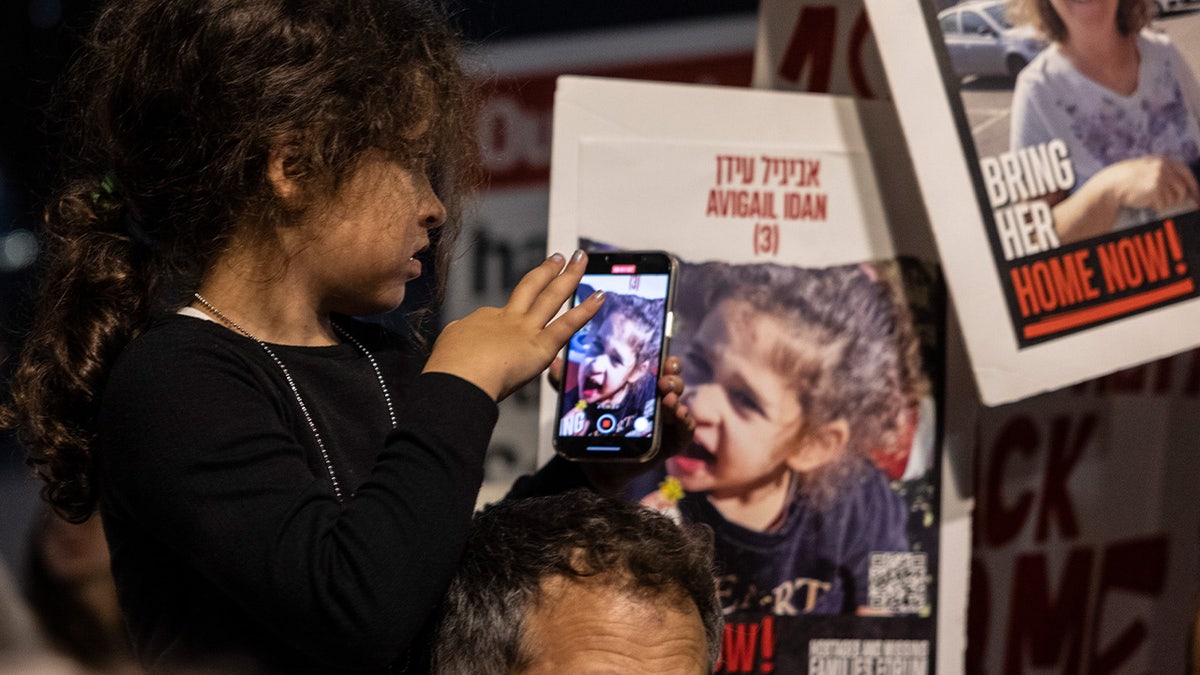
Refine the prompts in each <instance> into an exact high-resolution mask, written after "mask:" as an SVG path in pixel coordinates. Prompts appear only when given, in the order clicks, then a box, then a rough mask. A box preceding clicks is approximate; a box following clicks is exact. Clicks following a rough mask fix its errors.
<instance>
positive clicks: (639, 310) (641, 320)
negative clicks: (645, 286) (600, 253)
mask: <svg viewBox="0 0 1200 675" xmlns="http://www.w3.org/2000/svg"><path fill="white" fill-rule="evenodd" d="M663 309H664V301H663V300H662V299H654V298H644V297H642V296H639V295H633V294H631V293H608V294H607V295H605V298H604V304H603V305H602V306H601V308H600V312H599V313H597V314H596V316H594V317H592V321H591V324H592V326H594V329H598V328H599V327H600V326H602V325H604V323H605V322H607V321H608V320H609V319H611V318H612V317H614V316H619V317H622V318H624V319H626V320H628V321H631V322H633V323H636V324H637V325H639V326H641V327H642V337H643V338H644V339H642V340H639V341H638V343H637V345H636V347H637V350H636V351H637V360H638V363H645V362H652V363H653V365H654V366H657V365H658V363H657V361H654V356H655V355H656V354H657V353H658V350H659V348H660V347H661V346H662V325H663V320H664V319H663Z"/></svg>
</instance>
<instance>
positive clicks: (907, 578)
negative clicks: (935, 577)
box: [867, 553, 929, 614]
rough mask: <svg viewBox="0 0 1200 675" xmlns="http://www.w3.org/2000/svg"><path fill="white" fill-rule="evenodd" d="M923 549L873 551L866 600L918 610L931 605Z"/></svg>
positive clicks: (892, 607) (903, 610) (882, 606)
mask: <svg viewBox="0 0 1200 675" xmlns="http://www.w3.org/2000/svg"><path fill="white" fill-rule="evenodd" d="M928 583H929V575H928V574H927V572H926V569H925V554H924V553H872V554H871V569H870V571H869V573H868V586H867V602H868V604H869V605H870V607H871V609H881V610H887V611H889V612H895V613H898V614H910V613H912V614H915V613H918V612H921V611H922V610H925V609H927V608H928V606H929V595H928V590H927V586H928Z"/></svg>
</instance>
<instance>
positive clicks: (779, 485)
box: [642, 263, 931, 616]
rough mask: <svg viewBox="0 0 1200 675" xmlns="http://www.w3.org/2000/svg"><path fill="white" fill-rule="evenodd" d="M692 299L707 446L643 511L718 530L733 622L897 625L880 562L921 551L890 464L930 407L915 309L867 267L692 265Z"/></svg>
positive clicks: (695, 389)
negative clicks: (881, 590)
mask: <svg viewBox="0 0 1200 675" xmlns="http://www.w3.org/2000/svg"><path fill="white" fill-rule="evenodd" d="M893 276H895V275H893ZM679 288H680V291H679V293H680V301H679V304H678V305H677V307H676V311H677V314H679V316H680V321H681V324H680V325H681V328H680V329H679V331H678V337H677V342H676V344H675V345H674V348H673V350H672V351H673V352H674V353H676V354H679V355H680V356H681V357H682V358H683V360H684V364H685V365H684V371H683V372H684V378H685V381H686V385H687V388H686V393H685V397H686V404H687V406H688V407H689V409H690V410H691V412H692V415H693V417H694V418H695V420H696V432H695V440H694V443H693V445H692V446H691V447H690V448H689V449H687V450H686V451H684V452H683V453H682V454H680V455H677V456H675V457H672V458H670V459H669V460H668V461H667V471H668V473H669V475H670V476H671V477H673V480H671V479H668V480H667V481H665V482H664V484H663V487H662V489H660V490H659V491H657V492H652V493H650V494H649V495H647V496H646V497H645V498H644V499H643V500H642V502H643V503H644V504H646V505H649V506H652V507H655V508H659V509H660V510H672V511H674V510H676V509H677V513H678V514H679V515H680V516H682V518H684V519H686V520H690V521H695V522H703V523H706V524H708V525H709V526H711V527H712V528H713V531H714V533H715V535H716V536H715V539H716V552H717V561H718V572H717V574H718V577H717V585H718V592H719V595H720V596H721V601H722V603H723V606H724V611H725V613H726V614H727V615H732V614H735V613H739V614H740V615H741V616H746V615H747V614H743V613H748V614H749V615H750V616H753V615H759V616H792V615H806V614H810V615H818V614H860V615H866V614H885V613H888V612H887V611H886V610H881V609H880V608H879V607H878V606H876V607H874V608H872V603H871V602H870V601H869V598H868V590H869V581H868V578H869V574H870V571H871V570H870V566H871V557H872V554H878V553H887V552H893V553H897V552H899V553H907V552H909V551H910V541H909V538H908V535H907V532H906V527H907V524H908V522H909V513H910V505H909V504H907V503H906V501H905V499H904V497H903V496H902V495H901V494H899V493H898V492H897V491H896V490H895V489H894V488H893V487H892V485H891V483H890V481H891V480H892V479H898V478H899V476H898V475H896V476H889V475H887V474H886V473H885V471H884V470H883V469H881V468H880V463H879V461H877V458H879V459H884V458H888V457H889V456H891V459H892V460H894V459H895V457H894V453H893V452H892V449H894V448H897V447H900V446H903V451H902V454H903V458H904V459H907V458H908V456H909V451H910V447H911V442H912V436H913V430H914V427H915V424H916V421H915V411H916V410H917V409H918V406H919V402H920V400H921V398H922V396H925V395H927V389H923V384H925V385H927V381H926V380H923V376H922V371H921V365H920V356H919V352H918V345H917V340H916V337H915V334H914V331H913V326H912V321H911V316H910V313H909V310H908V308H907V307H906V306H905V305H904V304H903V303H902V302H898V301H897V294H896V293H895V289H894V287H893V285H892V284H891V283H889V282H888V281H886V280H884V279H883V278H882V277H881V275H880V274H879V271H878V270H877V269H876V268H873V267H872V266H869V265H865V264H864V265H843V266H837V267H830V268H824V269H812V268H800V267H789V266H783V265H777V264H749V265H731V264H725V263H707V264H703V265H688V266H685V267H684V270H683V273H682V276H681V277H680V285H679ZM916 454H921V453H919V452H918V453H916ZM918 461H921V462H929V461H931V460H930V459H929V457H928V455H924V457H923V459H919V460H918ZM893 463H895V462H893ZM904 464H905V462H904V461H900V462H899V463H898V466H899V467H900V469H899V470H898V471H897V473H899V472H900V471H902V470H903V468H904V466H903V465H904ZM923 468H925V469H927V468H928V464H926V466H925V467H923ZM680 487H681V488H682V491H683V493H682V495H680V494H678V491H679V488H680ZM672 490H674V491H675V492H676V493H677V494H671V492H672Z"/></svg>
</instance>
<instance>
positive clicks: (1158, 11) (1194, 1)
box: [1149, 0, 1200, 18]
mask: <svg viewBox="0 0 1200 675" xmlns="http://www.w3.org/2000/svg"><path fill="white" fill-rule="evenodd" d="M1149 2H1150V16H1152V17H1154V18H1158V17H1161V16H1164V15H1166V14H1169V13H1171V12H1177V11H1180V10H1184V9H1197V8H1200V0H1149Z"/></svg>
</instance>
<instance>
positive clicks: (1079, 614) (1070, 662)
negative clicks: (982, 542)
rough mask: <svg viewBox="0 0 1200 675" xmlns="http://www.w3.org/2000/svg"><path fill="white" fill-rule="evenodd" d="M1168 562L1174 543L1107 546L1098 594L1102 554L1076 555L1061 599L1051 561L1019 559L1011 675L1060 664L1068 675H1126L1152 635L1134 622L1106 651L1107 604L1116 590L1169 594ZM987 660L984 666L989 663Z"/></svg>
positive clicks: (1007, 662)
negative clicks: (1053, 587) (1096, 563)
mask: <svg viewBox="0 0 1200 675" xmlns="http://www.w3.org/2000/svg"><path fill="white" fill-rule="evenodd" d="M1167 555H1168V542H1167V539H1166V537H1164V536H1153V537H1147V538H1145V539H1137V540H1132V541H1124V542H1118V543H1115V544H1111V545H1109V546H1107V547H1106V548H1104V553H1103V555H1102V556H1101V558H1100V571H1099V577H1098V579H1097V584H1096V589H1095V592H1094V593H1092V592H1091V587H1092V580H1093V576H1094V572H1093V560H1094V559H1095V558H1096V551H1095V550H1094V549H1091V548H1087V547H1079V548H1074V549H1072V550H1071V551H1070V553H1069V554H1068V557H1067V562H1066V566H1065V568H1064V569H1063V572H1062V574H1061V575H1060V577H1061V581H1060V583H1059V590H1058V593H1057V594H1052V593H1051V591H1050V583H1049V579H1048V576H1049V572H1048V569H1047V568H1048V561H1047V557H1046V555H1045V554H1043V553H1030V554H1026V555H1023V556H1020V557H1019V558H1017V561H1016V567H1015V569H1014V572H1013V582H1012V583H1013V585H1012V588H1013V591H1012V595H1011V598H1010V603H1011V604H1010V609H1009V620H1008V637H1007V640H1006V642H1005V653H1004V672H1005V673H1022V672H1025V670H1026V669H1027V668H1029V667H1032V668H1054V667H1055V666H1058V665H1059V664H1060V663H1062V668H1061V669H1059V670H1058V672H1061V673H1064V674H1067V675H1075V674H1076V673H1089V674H1094V673H1098V674H1107V673H1113V672H1117V671H1118V670H1120V669H1121V666H1123V665H1124V664H1125V663H1126V662H1128V661H1129V659H1131V658H1133V656H1134V655H1135V654H1136V653H1137V651H1138V650H1139V649H1140V648H1141V647H1142V645H1143V644H1144V643H1145V642H1146V639H1147V637H1148V636H1149V630H1148V629H1147V628H1146V624H1145V623H1144V622H1143V621H1141V620H1140V619H1137V618H1134V619H1132V620H1131V621H1130V622H1129V623H1128V624H1127V625H1126V626H1125V628H1124V629H1123V630H1122V631H1121V632H1120V633H1119V634H1118V635H1117V636H1116V637H1115V638H1113V639H1112V640H1110V641H1109V643H1108V644H1107V645H1103V646H1102V645H1100V644H1099V636H1100V628H1101V626H1103V625H1105V624H1107V623H1109V622H1108V621H1107V620H1106V619H1105V616H1104V606H1105V600H1106V599H1107V597H1108V595H1109V594H1110V592H1115V591H1120V592H1124V593H1135V594H1140V595H1150V596H1154V595H1159V594H1161V593H1162V590H1163V586H1164V585H1165V582H1166V573H1167ZM1089 600H1090V602H1089ZM1089 607H1090V611H1089ZM1088 626H1090V630H1085V629H1086V627H1088ZM1085 635H1086V636H1087V638H1088V642H1089V644H1090V647H1089V649H1088V657H1087V660H1086V664H1085V663H1084V659H1083V649H1082V648H1083V639H1084V636H1085ZM1064 652H1065V654H1064ZM1027 656H1028V658H1026V657H1027ZM1064 656H1065V662H1064ZM979 659H980V662H981V661H982V657H981V656H980V657H979Z"/></svg>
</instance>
